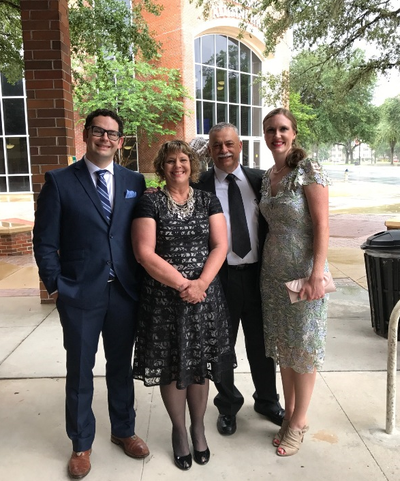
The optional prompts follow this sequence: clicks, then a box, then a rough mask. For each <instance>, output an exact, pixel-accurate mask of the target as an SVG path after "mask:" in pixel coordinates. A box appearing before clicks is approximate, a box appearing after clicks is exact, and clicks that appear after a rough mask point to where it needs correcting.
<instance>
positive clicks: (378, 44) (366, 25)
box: [192, 0, 400, 90]
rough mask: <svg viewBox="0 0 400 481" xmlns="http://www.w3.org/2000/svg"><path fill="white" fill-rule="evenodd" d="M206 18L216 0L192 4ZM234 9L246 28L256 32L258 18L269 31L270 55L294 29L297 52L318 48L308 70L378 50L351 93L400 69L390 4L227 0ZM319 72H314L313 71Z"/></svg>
mask: <svg viewBox="0 0 400 481" xmlns="http://www.w3.org/2000/svg"><path fill="white" fill-rule="evenodd" d="M192 1H193V2H195V3H196V5H198V6H202V7H203V9H204V13H205V14H206V15H207V14H208V13H209V11H210V8H211V7H212V5H213V4H214V3H215V0H192ZM226 3H227V4H228V5H229V6H230V8H236V9H237V8H238V5H239V7H241V8H242V9H243V12H242V13H243V16H244V19H243V22H242V24H241V27H242V28H243V29H244V30H246V29H249V28H250V29H251V25H252V23H254V21H255V20H258V21H259V22H260V24H261V27H260V29H261V31H262V32H263V33H264V38H265V44H266V51H265V53H266V55H268V54H270V53H273V52H274V51H275V47H276V44H277V42H279V41H280V40H281V39H282V38H283V37H284V34H285V32H286V31H287V30H288V29H289V28H292V29H293V42H294V48H295V50H296V51H301V50H303V49H308V50H315V49H317V48H318V55H317V56H316V57H315V58H314V63H313V65H310V67H309V68H312V69H317V71H318V72H319V73H320V70H318V68H319V67H321V66H324V65H326V64H327V63H332V62H334V63H337V64H340V63H345V62H347V61H349V60H350V58H351V56H352V52H353V51H354V49H355V48H360V47H362V45H368V46H369V47H371V48H373V49H375V53H374V54H373V55H372V56H371V57H370V58H365V59H364V61H363V62H362V63H360V64H359V65H357V67H354V69H353V70H352V72H351V75H348V77H347V82H346V84H345V85H344V87H345V88H346V90H350V89H351V88H352V87H353V86H354V85H356V84H357V83H358V82H360V81H364V80H366V81H367V80H368V79H369V78H370V77H371V75H373V74H377V73H388V72H389V71H390V70H392V69H399V67H400V51H399V48H398V46H399V44H400V29H399V26H400V8H399V4H398V2H396V1H391V0H355V1H345V0H335V1H332V0H315V1H310V0H260V1H257V2H255V1H254V0H235V1H233V0H228V1H227V2H226ZM314 74H315V73H314Z"/></svg>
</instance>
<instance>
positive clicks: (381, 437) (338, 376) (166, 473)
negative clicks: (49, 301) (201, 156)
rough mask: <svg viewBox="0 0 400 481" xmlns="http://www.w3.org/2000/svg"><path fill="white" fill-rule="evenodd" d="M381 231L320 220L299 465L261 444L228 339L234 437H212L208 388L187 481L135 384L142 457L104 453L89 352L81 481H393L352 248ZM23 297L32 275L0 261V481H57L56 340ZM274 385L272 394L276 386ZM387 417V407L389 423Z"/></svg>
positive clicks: (360, 222)
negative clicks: (316, 315)
mask: <svg viewBox="0 0 400 481" xmlns="http://www.w3.org/2000/svg"><path fill="white" fill-rule="evenodd" d="M13 214H14V215H13V217H16V216H18V215H16V213H13ZM388 217H392V216H391V215H388ZM0 219H1V217H0ZM384 220H385V217H384V216H381V215H377V216H370V215H365V216H364V215H361V216H360V215H359V214H354V217H349V215H342V214H335V212H334V211H333V212H331V238H330V249H329V255H328V257H329V262H330V266H331V270H332V273H333V275H334V278H335V282H336V284H337V292H335V293H333V294H331V298H330V306H329V320H328V339H327V349H326V362H325V364H324V368H323V370H322V371H321V372H319V373H318V376H317V383H316V388H315V392H314V395H313V399H312V403H311V407H310V411H309V424H310V431H309V432H308V433H307V435H306V437H305V442H304V444H303V445H302V447H301V450H300V452H299V454H297V455H296V456H293V457H290V458H286V459H283V458H279V457H278V456H276V455H275V449H274V448H273V446H272V444H271V442H272V437H273V435H274V434H275V432H276V431H277V427H276V426H275V425H273V424H272V423H270V422H269V421H267V420H266V419H265V418H263V417H262V416H260V415H258V414H257V413H255V412H254V410H253V403H252V392H253V386H252V381H251V376H250V374H249V367H248V364H247V361H246V355H245V350H244V342H243V338H242V337H240V339H239V340H238V344H237V357H238V361H239V366H238V368H237V370H236V379H237V385H238V387H239V388H240V390H241V391H242V392H243V394H244V396H245V404H244V406H243V408H242V409H241V411H240V412H239V414H238V418H237V422H238V429H237V432H236V433H235V434H234V435H233V436H230V437H222V436H220V435H219V434H218V432H217V429H216V425H215V423H216V419H217V411H216V408H215V407H214V406H213V403H212V399H213V397H214V394H215V388H214V386H212V385H211V389H210V397H209V406H208V410H207V413H206V431H207V432H206V434H207V440H208V444H209V447H210V450H211V460H210V462H209V463H208V464H207V465H206V466H198V465H196V464H195V463H194V464H193V467H192V468H191V470H190V471H189V472H188V473H186V472H182V471H179V470H178V469H177V468H176V467H175V466H174V464H173V460H172V448H171V426H170V421H169V418H168V416H167V414H166V411H165V408H164V406H163V403H162V400H161V398H160V394H159V389H158V388H145V387H144V386H143V385H142V384H141V383H139V382H136V384H135V386H136V400H135V401H136V409H137V428H136V430H137V433H138V435H139V436H141V437H142V438H143V439H145V440H146V441H147V443H148V445H149V448H150V450H151V454H150V456H149V457H148V458H146V459H145V460H142V461H139V460H134V459H131V458H128V457H127V456H125V455H124V454H123V452H122V450H121V449H120V448H119V447H118V446H115V445H114V444H112V443H111V442H110V427H109V420H108V413H107V407H106V387H105V381H104V355H103V351H102V349H101V348H100V349H99V353H98V359H97V365H96V367H95V375H96V379H95V398H94V403H93V406H94V411H95V414H96V418H97V435H96V440H95V443H94V445H93V454H92V456H91V460H92V470H91V472H90V474H89V475H88V477H87V478H86V479H88V480H91V481H108V480H110V481H111V480H113V481H114V480H118V481H125V480H126V481H128V480H129V481H136V480H137V481H139V480H140V481H155V480H160V481H167V480H177V479H178V480H179V479H183V478H185V479H189V478H190V479H191V480H194V481H196V480H201V481H211V480H212V481H214V480H230V481H239V480H240V481H243V480H260V479H261V480H262V479H268V480H271V481H281V480H283V479H285V480H295V479H299V480H302V481H320V480H321V479H322V480H324V481H330V480H332V481H337V480H338V479H341V480H344V481H388V480H389V481H398V479H400V458H399V456H398V452H399V448H400V434H399V433H398V432H397V431H396V432H395V434H393V435H390V436H389V435H387V434H386V433H385V423H386V400H385V398H386V358H387V341H386V340H385V339H383V338H382V337H379V336H377V335H376V334H375V333H374V332H373V330H372V327H371V322H370V310H369V300H368V292H367V290H366V280H365V269H364V261H363V252H362V251H361V249H360V248H359V246H360V244H362V243H363V242H364V241H365V239H366V238H367V237H368V236H369V235H372V234H374V233H376V232H378V231H382V230H385V227H384ZM24 289H25V291H24ZM35 289H37V271H36V267H35V266H34V263H33V260H32V258H29V256H23V258H20V259H18V258H15V259H10V258H7V259H5V258H1V260H0V295H1V296H2V298H1V300H0V302H1V306H2V308H1V315H0V403H1V410H0V426H1V429H0V454H1V462H0V479H1V480H5V481H8V480H10V481H11V480H12V481H25V480H28V479H29V480H30V481H39V480H46V481H47V480H49V481H59V480H64V479H65V480H66V479H69V478H68V475H67V469H66V465H67V461H68V458H69V455H70V452H71V444H70V441H69V440H68V438H67V436H66V434H65V429H64V376H65V352H64V350H63V347H62V332H61V327H60V324H59V320H58V315H57V312H56V310H55V308H54V306H51V305H41V304H40V303H39V299H38V297H37V292H35V291H34V290H35ZM278 379H279V383H280V376H279V375H278ZM397 379H398V381H399V375H398V376H397ZM279 391H280V392H282V389H281V386H279ZM399 408H400V402H399V401H397V412H400V411H399Z"/></svg>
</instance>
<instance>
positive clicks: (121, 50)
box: [69, 0, 187, 143]
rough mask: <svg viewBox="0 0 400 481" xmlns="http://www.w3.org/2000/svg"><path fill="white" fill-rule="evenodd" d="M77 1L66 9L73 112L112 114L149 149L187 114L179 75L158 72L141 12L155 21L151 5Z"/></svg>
mask: <svg viewBox="0 0 400 481" xmlns="http://www.w3.org/2000/svg"><path fill="white" fill-rule="evenodd" d="M132 9H133V10H132V11H131V10H130V8H129V7H128V6H127V5H126V3H125V2H124V1H121V0H89V1H87V0H78V1H77V2H72V1H71V4H70V10H69V21H70V32H71V52H72V74H73V93H74V106H75V108H76V109H77V110H78V112H79V114H80V115H81V116H82V117H85V116H86V114H87V113H88V112H90V111H91V110H93V109H95V108H99V107H104V108H111V109H114V110H116V111H117V112H118V113H119V115H120V116H121V118H122V119H123V121H124V126H125V131H126V134H127V135H130V136H132V135H140V136H141V140H143V139H144V138H146V140H147V141H148V142H149V143H150V142H152V141H153V140H154V139H155V138H156V137H157V136H158V135H165V134H174V133H175V131H174V130H173V129H172V128H168V126H169V127H171V126H173V125H174V124H176V123H177V122H178V121H179V120H181V118H182V116H183V115H184V113H185V109H184V105H183V99H184V97H186V96H187V92H186V90H185V89H184V87H183V86H182V81H181V76H180V72H179V71H178V70H175V69H166V68H159V67H157V65H156V62H157V60H158V58H159V49H160V45H159V44H157V43H156V42H155V41H154V39H153V37H152V35H151V32H150V31H149V29H148V26H147V24H146V23H145V21H144V19H143V16H142V13H143V11H144V10H147V11H148V12H150V13H152V14H154V15H159V14H160V12H161V9H160V7H158V6H156V5H155V4H154V2H153V1H152V0H141V1H136V2H133V7H132Z"/></svg>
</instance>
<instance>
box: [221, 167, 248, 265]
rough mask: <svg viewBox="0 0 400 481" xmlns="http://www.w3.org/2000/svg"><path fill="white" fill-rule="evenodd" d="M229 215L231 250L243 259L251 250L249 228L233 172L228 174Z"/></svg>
mask: <svg viewBox="0 0 400 481" xmlns="http://www.w3.org/2000/svg"><path fill="white" fill-rule="evenodd" d="M226 179H227V180H228V182H229V187H228V201H229V217H230V220H231V232H232V250H233V252H234V253H235V254H237V255H238V256H239V257H241V258H242V259H243V257H245V256H246V255H247V254H248V253H249V252H250V250H251V245H250V235H249V229H248V227H247V222H246V214H245V212H244V205H243V199H242V195H241V193H240V189H239V187H238V185H237V184H236V179H235V176H234V175H233V174H228V175H227V176H226Z"/></svg>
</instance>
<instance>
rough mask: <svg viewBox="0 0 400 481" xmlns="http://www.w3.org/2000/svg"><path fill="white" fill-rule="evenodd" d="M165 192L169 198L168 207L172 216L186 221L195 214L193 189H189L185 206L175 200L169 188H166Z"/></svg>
mask: <svg viewBox="0 0 400 481" xmlns="http://www.w3.org/2000/svg"><path fill="white" fill-rule="evenodd" d="M163 192H164V193H165V195H166V196H167V206H168V210H169V211H170V212H171V214H174V215H176V216H177V217H178V219H180V220H185V219H187V218H188V217H190V216H191V215H192V214H193V211H194V197H193V189H192V187H189V195H188V198H187V200H186V201H185V202H184V203H183V204H179V203H178V202H176V201H175V200H174V199H173V198H172V195H171V193H170V192H169V190H168V189H167V187H164V190H163Z"/></svg>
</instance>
